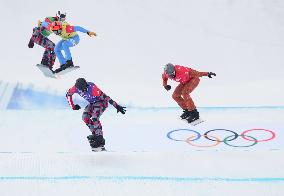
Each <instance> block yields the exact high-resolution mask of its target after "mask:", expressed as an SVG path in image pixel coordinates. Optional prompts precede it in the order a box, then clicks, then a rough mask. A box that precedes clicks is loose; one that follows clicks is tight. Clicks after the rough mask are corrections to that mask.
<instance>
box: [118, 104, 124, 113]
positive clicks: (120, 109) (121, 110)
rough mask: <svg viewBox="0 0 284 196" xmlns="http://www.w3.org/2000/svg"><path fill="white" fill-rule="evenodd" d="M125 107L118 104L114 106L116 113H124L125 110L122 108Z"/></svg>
mask: <svg viewBox="0 0 284 196" xmlns="http://www.w3.org/2000/svg"><path fill="white" fill-rule="evenodd" d="M124 108H125V107H122V106H120V105H117V106H116V109H117V113H118V112H120V113H122V114H125V112H126V110H125V109H124Z"/></svg>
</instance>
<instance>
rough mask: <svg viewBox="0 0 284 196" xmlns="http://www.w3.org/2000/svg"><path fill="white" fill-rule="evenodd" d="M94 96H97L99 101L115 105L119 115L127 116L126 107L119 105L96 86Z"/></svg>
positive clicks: (93, 91)
mask: <svg viewBox="0 0 284 196" xmlns="http://www.w3.org/2000/svg"><path fill="white" fill-rule="evenodd" d="M92 96H96V97H98V98H99V100H102V101H107V102H108V103H110V104H111V105H113V107H115V108H116V110H117V113H118V112H120V113H122V114H125V112H126V110H125V107H122V106H120V105H118V104H117V103H116V102H115V101H114V100H112V99H111V98H110V97H109V96H107V95H106V94H105V93H104V92H103V91H101V90H100V89H99V88H98V87H97V86H96V85H94V86H93V89H92Z"/></svg>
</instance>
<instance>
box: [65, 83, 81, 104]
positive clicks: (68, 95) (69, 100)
mask: <svg viewBox="0 0 284 196" xmlns="http://www.w3.org/2000/svg"><path fill="white" fill-rule="evenodd" d="M74 93H77V89H76V87H75V86H73V87H72V88H70V89H69V90H68V91H67V93H66V98H67V101H68V103H69V105H70V107H71V108H72V109H73V110H80V109H81V107H80V106H79V105H78V104H75V105H74V103H73V99H72V95H73V94H74Z"/></svg>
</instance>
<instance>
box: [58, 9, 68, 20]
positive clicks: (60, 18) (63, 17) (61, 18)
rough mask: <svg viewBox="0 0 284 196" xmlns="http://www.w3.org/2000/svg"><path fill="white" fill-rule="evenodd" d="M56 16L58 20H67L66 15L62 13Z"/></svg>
mask: <svg viewBox="0 0 284 196" xmlns="http://www.w3.org/2000/svg"><path fill="white" fill-rule="evenodd" d="M56 16H57V17H58V20H60V21H63V20H65V18H66V13H62V12H60V11H58V12H57V14H56Z"/></svg>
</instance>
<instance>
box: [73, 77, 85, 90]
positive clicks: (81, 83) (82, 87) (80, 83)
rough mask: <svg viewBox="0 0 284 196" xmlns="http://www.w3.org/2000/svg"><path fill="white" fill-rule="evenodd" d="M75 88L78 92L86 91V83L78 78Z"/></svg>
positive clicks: (83, 79)
mask: <svg viewBox="0 0 284 196" xmlns="http://www.w3.org/2000/svg"><path fill="white" fill-rule="evenodd" d="M75 87H76V88H77V89H78V90H80V91H83V92H85V91H87V88H88V83H87V81H86V80H85V78H78V79H77V80H76V83H75Z"/></svg>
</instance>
